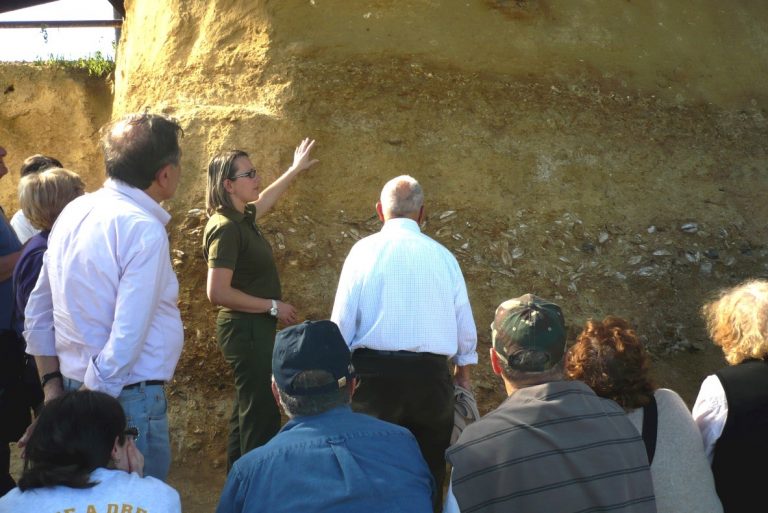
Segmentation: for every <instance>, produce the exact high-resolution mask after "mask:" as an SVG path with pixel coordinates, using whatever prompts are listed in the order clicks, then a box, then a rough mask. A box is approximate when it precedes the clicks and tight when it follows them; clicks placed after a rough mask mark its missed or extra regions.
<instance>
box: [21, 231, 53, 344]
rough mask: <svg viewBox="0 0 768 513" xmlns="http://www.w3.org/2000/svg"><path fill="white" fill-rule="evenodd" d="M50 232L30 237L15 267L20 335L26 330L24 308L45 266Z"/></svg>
mask: <svg viewBox="0 0 768 513" xmlns="http://www.w3.org/2000/svg"><path fill="white" fill-rule="evenodd" d="M49 233H51V232H50V231H48V230H46V231H44V232H41V233H38V234H37V235H35V236H34V237H32V238H31V239H29V241H28V242H27V244H26V245H25V246H24V249H23V250H22V251H21V256H20V257H19V260H18V261H17V262H16V267H14V269H13V283H14V286H15V287H16V297H15V298H13V300H14V306H15V308H16V326H15V327H16V331H17V332H18V334H19V335H21V334H22V332H23V331H24V308H26V306H27V301H29V295H30V294H31V293H32V290H33V289H34V288H35V284H37V277H38V276H39V275H40V269H42V267H43V255H44V254H45V250H46V249H48V234H49Z"/></svg>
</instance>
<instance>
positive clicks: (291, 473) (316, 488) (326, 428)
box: [216, 406, 434, 513]
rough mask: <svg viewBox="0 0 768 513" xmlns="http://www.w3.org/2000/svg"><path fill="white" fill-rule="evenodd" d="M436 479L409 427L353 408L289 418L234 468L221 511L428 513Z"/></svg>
mask: <svg viewBox="0 0 768 513" xmlns="http://www.w3.org/2000/svg"><path fill="white" fill-rule="evenodd" d="M433 491H434V484H433V480H432V476H431V474H430V472H429V469H428V468H427V464H426V463H425V462H424V459H423V458H422V457H421V453H420V451H419V446H418V444H417V443H416V439H415V438H414V437H413V435H412V434H411V433H410V431H408V430H407V429H405V428H402V427H400V426H396V425H394V424H390V423H388V422H384V421H381V420H378V419H376V418H374V417H370V416H368V415H363V414H359V413H353V412H352V410H351V409H350V408H349V407H348V406H342V407H338V408H334V409H332V410H330V411H327V412H325V413H321V414H319V415H311V416H305V417H297V418H295V419H293V420H291V421H289V422H288V423H287V424H286V425H285V426H283V429H282V430H281V431H280V433H278V434H277V436H275V438H273V439H272V440H271V441H270V442H269V443H267V444H266V445H264V446H262V447H258V448H256V449H254V450H252V451H250V452H249V453H248V454H246V455H244V456H243V457H242V458H240V459H239V460H238V461H237V462H236V463H235V464H234V466H233V467H232V470H231V471H230V473H229V477H228V478H227V482H226V485H225V486H224V490H223V491H222V494H221V499H220V501H219V506H218V508H217V510H216V511H217V513H255V512H261V511H263V512H270V513H278V512H291V513H295V512H299V511H312V512H325V511H327V512H334V513H344V512H350V513H374V512H375V513H383V512H392V513H394V512H402V513H420V512H423V513H429V512H431V511H432V498H431V497H432V493H433Z"/></svg>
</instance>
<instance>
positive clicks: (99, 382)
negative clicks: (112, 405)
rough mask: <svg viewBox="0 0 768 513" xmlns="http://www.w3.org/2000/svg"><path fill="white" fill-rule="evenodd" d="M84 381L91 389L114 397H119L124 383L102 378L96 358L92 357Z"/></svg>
mask: <svg viewBox="0 0 768 513" xmlns="http://www.w3.org/2000/svg"><path fill="white" fill-rule="evenodd" d="M83 383H84V384H85V386H86V387H87V388H88V389H89V390H95V391H97V392H104V393H105V394H109V395H111V396H112V397H117V396H119V395H120V392H122V391H123V385H121V384H116V383H108V382H106V381H104V380H103V379H102V378H101V374H100V373H99V369H98V367H96V359H95V358H91V359H90V360H89V361H88V367H87V368H86V369H85V378H84V379H83Z"/></svg>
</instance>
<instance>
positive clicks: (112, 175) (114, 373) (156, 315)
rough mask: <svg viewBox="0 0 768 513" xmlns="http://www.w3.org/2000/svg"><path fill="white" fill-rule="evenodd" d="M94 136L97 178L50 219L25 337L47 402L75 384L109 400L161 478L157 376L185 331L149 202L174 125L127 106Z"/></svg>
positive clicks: (158, 192) (169, 164)
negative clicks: (99, 165) (98, 146)
mask: <svg viewBox="0 0 768 513" xmlns="http://www.w3.org/2000/svg"><path fill="white" fill-rule="evenodd" d="M102 133H103V136H102V146H103V149H104V157H105V164H106V171H107V177H108V178H107V181H106V182H105V183H104V187H102V188H101V189H100V190H98V191H96V192H95V193H92V194H87V195H85V196H81V197H80V198H78V199H76V200H74V201H72V202H71V203H70V204H69V205H67V207H66V208H65V209H64V211H63V212H62V213H61V215H60V216H59V218H58V219H57V221H56V224H55V225H54V226H53V230H52V231H51V234H50V236H49V239H48V250H47V252H46V253H45V256H44V258H43V267H42V269H41V271H40V277H39V279H38V282H37V285H36V286H35V289H34V290H33V291H32V294H31V295H30V298H29V302H28V303H27V307H26V310H25V316H26V321H25V331H24V338H25V339H26V341H27V352H28V353H29V354H31V355H34V356H35V361H36V362H37V366H38V372H39V373H40V377H41V383H42V385H43V391H44V393H45V400H46V402H47V401H50V400H51V399H53V398H55V397H57V396H59V395H61V394H62V393H63V392H64V391H65V390H73V389H79V388H87V389H90V390H97V391H100V392H105V393H107V394H109V395H111V396H113V397H116V398H117V399H118V401H120V404H122V406H123V409H124V410H125V413H126V417H127V419H128V424H129V426H130V427H135V428H137V429H138V431H139V435H138V438H137V440H136V445H137V446H138V448H139V450H140V451H141V452H142V453H143V454H144V457H145V474H147V475H150V476H153V477H156V478H159V479H165V478H166V476H167V474H168V469H169V467H170V458H171V454H170V441H169V435H168V417H167V412H166V409H167V404H166V398H165V392H164V388H163V385H164V383H165V382H166V381H168V380H170V379H171V378H172V376H173V372H174V370H175V367H176V363H177V362H178V360H179V356H180V354H181V347H182V343H183V340H184V333H183V328H182V324H181V316H180V314H179V309H178V306H177V304H176V302H177V299H178V289H179V284H178V281H177V279H176V274H175V273H174V271H173V268H172V267H171V260H170V253H169V245H168V234H167V233H166V231H165V225H166V224H167V223H168V221H169V220H170V217H171V216H170V214H169V213H168V212H166V211H165V210H164V209H163V207H162V206H161V205H160V203H161V202H162V201H163V200H167V199H170V198H171V197H172V196H173V194H174V192H175V191H176V187H177V185H178V183H179V177H180V174H181V167H180V159H181V149H180V147H179V135H180V133H181V127H180V126H179V125H178V124H177V123H176V122H175V121H173V120H170V119H168V118H165V117H163V116H159V115H154V114H132V115H129V116H126V117H125V118H123V119H120V120H118V121H116V122H114V123H111V124H109V125H107V126H106V127H105V128H104V129H102Z"/></svg>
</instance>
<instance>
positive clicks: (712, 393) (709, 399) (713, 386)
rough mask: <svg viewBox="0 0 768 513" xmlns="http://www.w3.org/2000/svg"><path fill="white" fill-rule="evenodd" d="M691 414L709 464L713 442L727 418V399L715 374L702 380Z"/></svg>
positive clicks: (720, 433)
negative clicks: (699, 432)
mask: <svg viewBox="0 0 768 513" xmlns="http://www.w3.org/2000/svg"><path fill="white" fill-rule="evenodd" d="M691 414H692V415H693V420H694V422H696V425H697V426H698V427H699V431H701V438H702V440H703V441H704V453H705V454H706V455H707V459H708V460H709V464H710V465H711V464H712V458H713V456H714V452H715V444H716V443H717V441H718V440H719V439H720V436H721V435H722V434H723V428H725V421H726V420H727V419H728V399H726V397H725V390H724V389H723V384H722V383H721V382H720V378H718V377H717V376H716V375H714V374H711V375H709V376H707V377H706V379H705V380H704V381H703V382H702V384H701V389H700V390H699V395H698V397H696V403H695V404H694V405H693V411H692V412H691Z"/></svg>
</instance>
